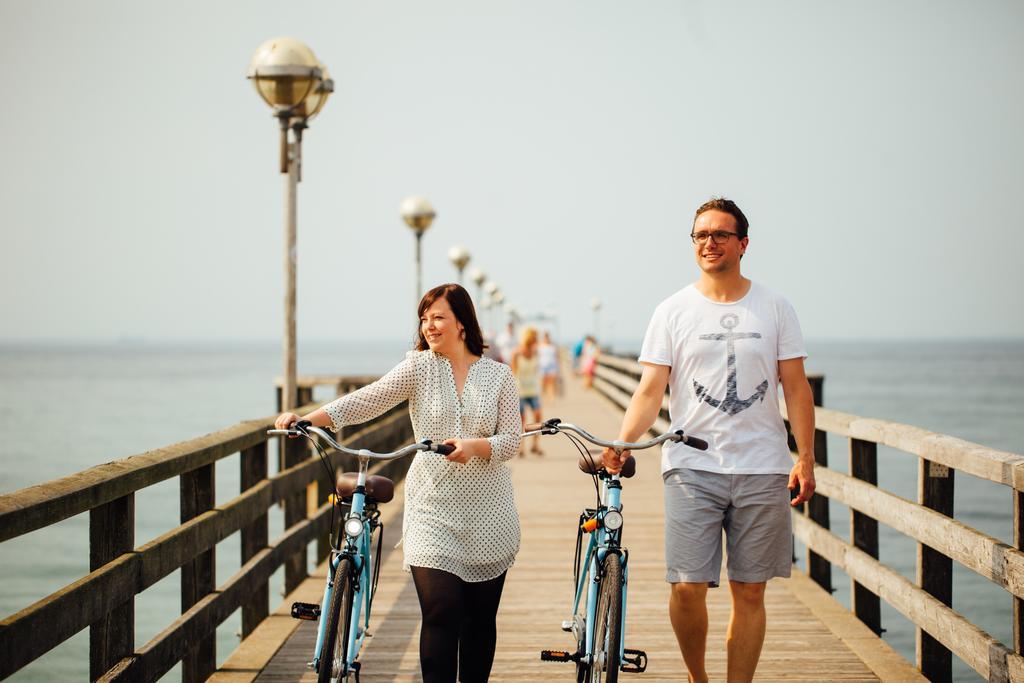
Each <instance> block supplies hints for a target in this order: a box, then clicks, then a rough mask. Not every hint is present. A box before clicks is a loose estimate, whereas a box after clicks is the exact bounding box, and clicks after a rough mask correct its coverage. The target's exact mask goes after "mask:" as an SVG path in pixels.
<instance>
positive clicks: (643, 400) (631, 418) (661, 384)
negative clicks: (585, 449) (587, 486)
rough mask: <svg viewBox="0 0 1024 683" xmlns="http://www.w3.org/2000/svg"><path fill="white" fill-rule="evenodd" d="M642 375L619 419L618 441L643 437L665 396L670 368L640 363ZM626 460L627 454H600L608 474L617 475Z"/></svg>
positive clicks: (652, 422)
mask: <svg viewBox="0 0 1024 683" xmlns="http://www.w3.org/2000/svg"><path fill="white" fill-rule="evenodd" d="M641 365H642V366H643V368H644V369H643V372H642V373H641V375H640V385H639V386H637V388H636V391H635V392H633V398H632V399H630V401H629V408H627V409H626V415H625V417H623V418H622V428H621V429H620V430H619V440H620V441H636V440H637V439H639V438H640V437H641V436H642V435H644V434H645V433H646V432H647V430H648V429H650V428H651V425H653V424H654V421H655V420H657V419H658V413H659V412H660V411H661V400H662V398H664V396H665V388H666V387H667V386H668V376H669V372H670V371H671V369H672V368H670V367H669V366H667V365H652V364H650V363H641ZM628 457H629V451H623V452H622V453H621V454H617V453H616V452H615V450H614V449H611V448H606V449H604V452H603V453H602V458H603V460H604V466H605V468H606V469H607V470H608V471H609V472H618V471H619V469H620V468H621V467H622V463H624V462H625V461H626V458H628Z"/></svg>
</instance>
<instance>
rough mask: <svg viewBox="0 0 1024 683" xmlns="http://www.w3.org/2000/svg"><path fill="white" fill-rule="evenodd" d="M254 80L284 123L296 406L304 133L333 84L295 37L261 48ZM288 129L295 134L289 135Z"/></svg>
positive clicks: (289, 343)
mask: <svg viewBox="0 0 1024 683" xmlns="http://www.w3.org/2000/svg"><path fill="white" fill-rule="evenodd" d="M248 78H249V79H250V80H252V82H253V85H254V86H255V87H256V92H257V93H259V95H260V97H262V98H263V101H264V102H266V103H267V104H268V105H270V107H271V108H272V109H273V112H274V116H275V117H277V119H278V121H279V123H280V127H281V153H280V164H281V173H282V174H286V179H285V221H284V222H285V249H284V268H285V296H284V309H285V314H284V318H285V324H284V327H285V329H284V386H282V387H281V409H282V410H283V411H291V410H294V409H295V408H296V407H297V403H298V391H297V389H296V378H295V375H296V358H295V355H296V354H295V337H296V335H295V307H296V298H297V297H296V288H295V268H296V247H295V245H296V232H297V229H296V213H297V194H298V183H299V181H300V180H302V167H301V164H302V131H303V130H305V129H306V128H307V127H308V125H309V120H310V119H312V118H313V117H315V116H316V115H317V114H319V113H320V110H321V109H323V106H324V104H325V103H326V102H327V98H328V96H329V95H330V94H331V92H333V90H334V83H333V82H332V81H331V79H330V77H329V76H328V74H327V69H326V68H324V66H323V64H321V63H320V62H319V61H318V60H317V58H316V55H315V54H313V51H312V50H311V49H309V47H308V46H306V45H305V44H304V43H302V42H300V41H298V40H295V39H294V38H272V39H271V40H268V41H267V42H265V43H263V44H262V45H260V46H259V48H257V49H256V53H255V54H254V55H253V57H252V61H251V62H250V63H249V73H248ZM289 130H290V131H291V136H289Z"/></svg>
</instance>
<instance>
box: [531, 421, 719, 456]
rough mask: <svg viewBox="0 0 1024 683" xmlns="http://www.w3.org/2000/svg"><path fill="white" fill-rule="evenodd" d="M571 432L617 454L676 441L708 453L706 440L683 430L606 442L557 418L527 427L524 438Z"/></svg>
mask: <svg viewBox="0 0 1024 683" xmlns="http://www.w3.org/2000/svg"><path fill="white" fill-rule="evenodd" d="M562 430H565V431H570V432H575V433H576V434H579V435H580V436H582V437H583V438H584V439H586V440H587V441H589V442H590V443H592V444H594V445H595V446H604V447H606V448H614V449H615V450H616V451H617V452H619V453H621V452H622V451H638V450H642V449H644V448H651V447H652V446H657V445H658V444H660V443H664V442H666V441H675V442H677V443H683V444H686V445H687V446H689V447H690V448H694V449H696V450H698V451H706V450H707V449H708V442H707V441H705V440H704V439H698V438H697V437H695V436H688V435H686V434H684V433H683V430H682V429H677V430H676V431H674V432H667V433H665V434H662V435H660V436H656V437H654V438H653V439H649V440H647V441H638V442H628V441H618V440H616V441H605V440H604V439H599V438H597V437H596V436H594V435H593V434H591V433H590V432H588V431H586V430H585V429H583V428H581V427H577V426H576V425H574V424H570V423H568V422H562V421H561V420H560V419H558V418H557V417H553V418H551V419H550V420H545V421H544V422H534V423H532V424H528V425H525V427H524V431H525V433H524V434H523V436H524V437H525V436H533V435H535V434H557V433H558V432H559V431H562Z"/></svg>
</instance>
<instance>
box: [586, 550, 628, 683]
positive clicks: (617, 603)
mask: <svg viewBox="0 0 1024 683" xmlns="http://www.w3.org/2000/svg"><path fill="white" fill-rule="evenodd" d="M595 616H596V621H595V623H594V642H593V644H592V647H591V648H590V651H591V652H592V653H593V656H592V659H591V664H590V678H589V679H588V680H589V681H590V682H591V683H602V682H603V683H616V681H618V680H619V650H620V648H621V647H622V633H621V629H620V626H621V624H622V561H621V560H620V558H619V556H618V555H615V554H614V553H609V554H608V556H607V557H605V558H604V571H603V572H602V576H601V593H600V594H599V595H598V598H597V614H596V615H595Z"/></svg>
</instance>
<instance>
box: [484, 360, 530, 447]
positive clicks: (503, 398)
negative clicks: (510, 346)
mask: <svg viewBox="0 0 1024 683" xmlns="http://www.w3.org/2000/svg"><path fill="white" fill-rule="evenodd" d="M503 375H504V376H503V377H502V384H501V389H500V390H499V391H498V423H497V425H496V426H495V430H494V436H492V437H489V438H487V439H485V441H487V442H488V443H487V445H488V446H489V447H490V459H491V460H493V461H495V462H505V461H506V460H510V459H511V458H514V457H515V456H516V453H518V452H519V439H520V435H521V434H522V433H523V418H522V416H521V415H520V414H519V389H517V388H516V380H515V377H513V376H512V371H511V369H509V370H507V371H505V372H504V373H503Z"/></svg>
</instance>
